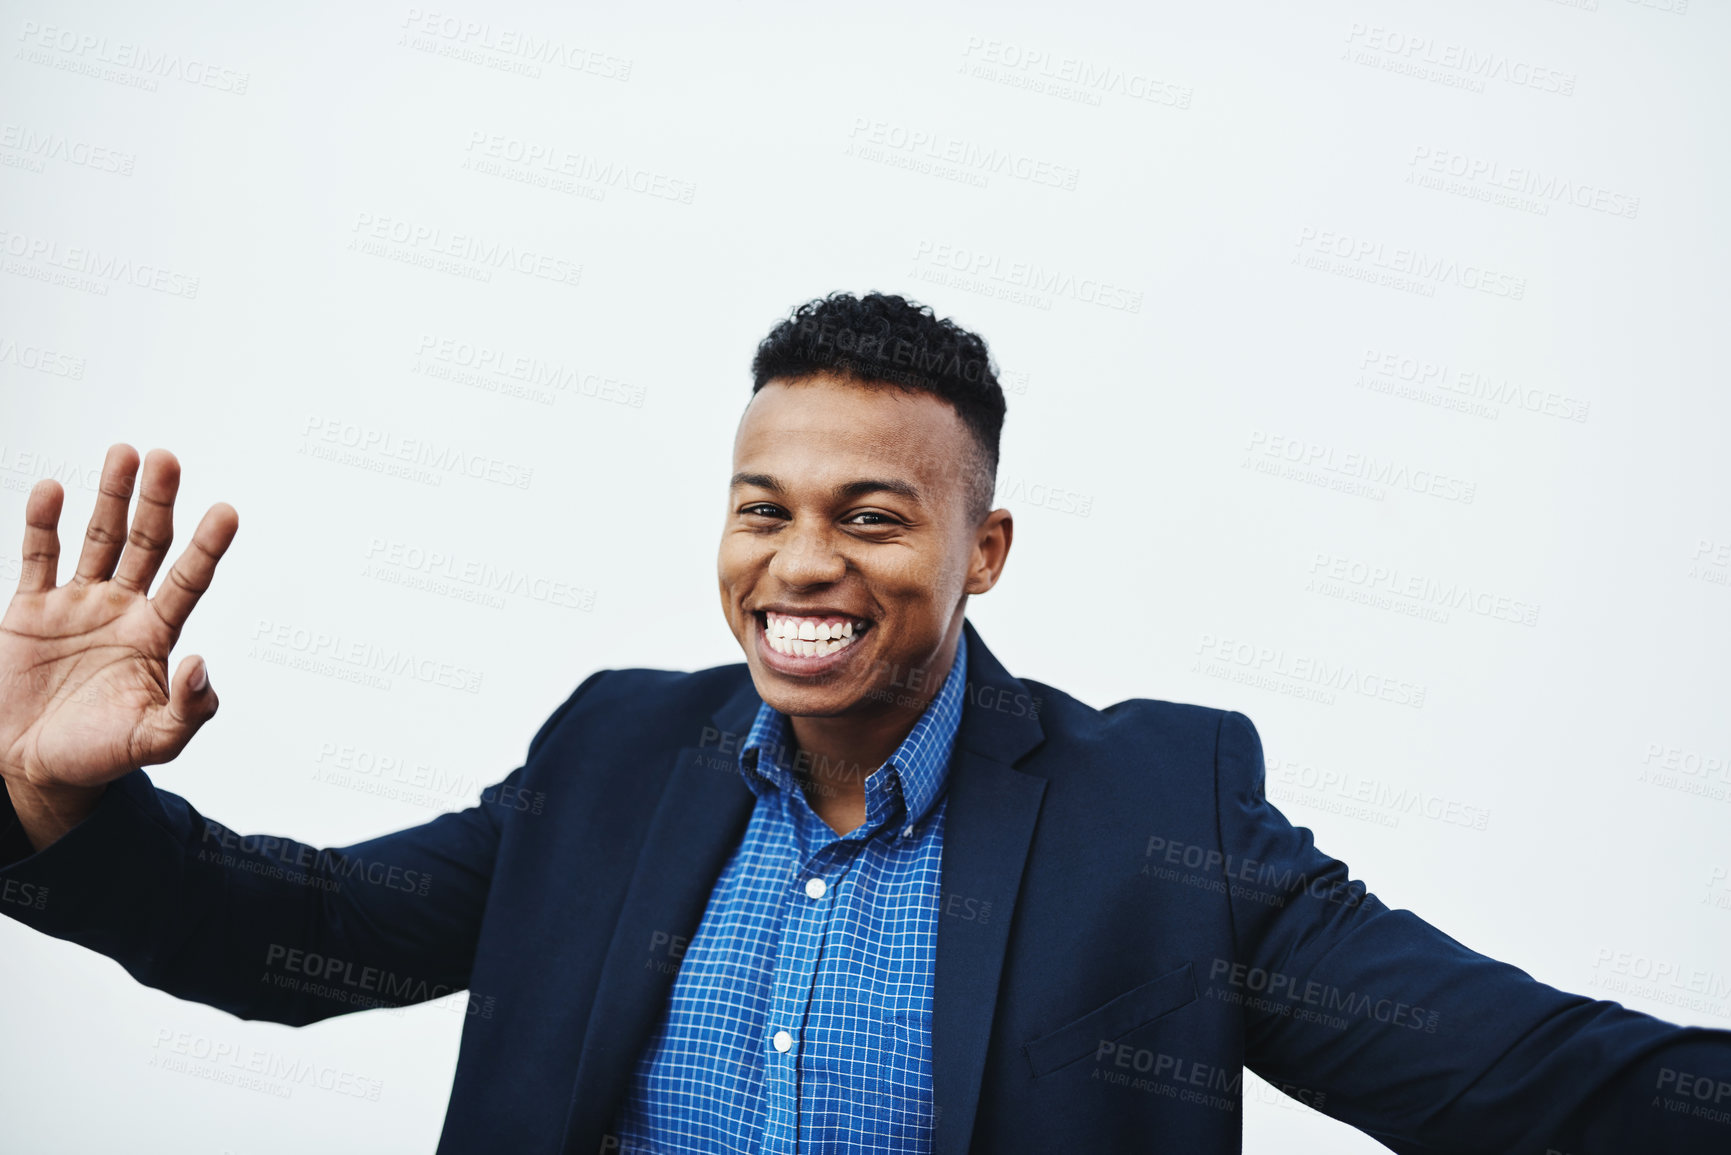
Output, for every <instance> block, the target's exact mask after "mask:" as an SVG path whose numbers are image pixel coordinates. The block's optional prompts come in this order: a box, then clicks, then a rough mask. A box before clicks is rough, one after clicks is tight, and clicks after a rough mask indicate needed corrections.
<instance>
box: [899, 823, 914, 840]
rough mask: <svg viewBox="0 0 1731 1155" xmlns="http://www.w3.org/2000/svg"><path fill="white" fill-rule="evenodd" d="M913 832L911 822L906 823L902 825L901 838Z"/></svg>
mask: <svg viewBox="0 0 1731 1155" xmlns="http://www.w3.org/2000/svg"><path fill="white" fill-rule="evenodd" d="M913 832H914V824H913V823H911V822H910V823H908V824H907V825H906V826H904V827H902V837H903V838H906V837H907V836H908V835H910V834H912V833H913Z"/></svg>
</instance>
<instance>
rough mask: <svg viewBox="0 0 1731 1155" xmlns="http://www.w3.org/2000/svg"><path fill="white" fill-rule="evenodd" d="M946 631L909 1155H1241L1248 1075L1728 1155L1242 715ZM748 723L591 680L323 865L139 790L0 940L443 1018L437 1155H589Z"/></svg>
mask: <svg viewBox="0 0 1731 1155" xmlns="http://www.w3.org/2000/svg"><path fill="white" fill-rule="evenodd" d="M965 628H966V631H967V635H968V641H969V643H970V645H971V646H972V649H971V650H970V671H969V673H970V677H969V683H968V686H967V704H966V706H965V708H964V712H963V718H962V721H961V728H960V731H959V733H958V735H957V744H956V752H955V755H954V758H953V760H952V762H951V764H950V770H949V779H948V784H947V787H946V788H947V789H948V790H949V791H950V793H951V798H950V802H949V811H948V818H947V828H946V830H945V834H944V850H943V867H942V871H943V881H942V889H943V902H942V906H941V910H940V915H939V930H938V942H937V962H936V975H935V979H934V1009H933V1022H932V1052H933V1085H934V1091H933V1095H934V1115H935V1122H934V1128H933V1148H934V1151H935V1152H936V1153H937V1155H962V1153H963V1152H966V1151H976V1152H991V1153H999V1152H1030V1153H1031V1152H1041V1153H1044V1152H1071V1151H1076V1152H1119V1151H1151V1150H1162V1151H1172V1152H1184V1153H1197V1152H1204V1153H1208V1152H1235V1151H1238V1150H1239V1143H1240V1134H1241V1126H1240V1115H1241V1097H1242V1096H1241V1091H1242V1084H1241V1078H1242V1072H1243V1069H1244V1067H1246V1066H1248V1067H1249V1068H1250V1069H1252V1070H1254V1071H1256V1072H1257V1073H1258V1074H1260V1075H1262V1076H1264V1077H1265V1078H1267V1079H1269V1080H1271V1081H1273V1082H1274V1083H1275V1084H1276V1085H1278V1086H1280V1087H1281V1088H1282V1089H1283V1090H1285V1091H1286V1092H1287V1093H1288V1094H1290V1095H1292V1096H1294V1097H1295V1098H1297V1099H1299V1100H1300V1101H1302V1102H1305V1103H1308V1104H1310V1105H1312V1106H1315V1107H1318V1108H1319V1109H1321V1110H1323V1111H1325V1112H1326V1113H1328V1114H1330V1115H1333V1116H1335V1117H1337V1118H1339V1119H1343V1120H1345V1121H1346V1122H1348V1123H1350V1124H1352V1125H1354V1126H1356V1127H1359V1128H1360V1129H1362V1130H1364V1131H1367V1132H1369V1133H1370V1134H1372V1135H1374V1136H1376V1137H1377V1138H1378V1139H1380V1140H1381V1141H1382V1142H1383V1143H1384V1144H1385V1145H1387V1146H1388V1147H1390V1148H1391V1149H1393V1150H1395V1151H1397V1152H1402V1153H1408V1155H1419V1153H1421V1152H1424V1153H1430V1152H1442V1151H1459V1152H1473V1153H1475V1155H1478V1153H1483V1152H1500V1151H1510V1152H1530V1153H1531V1155H1545V1153H1546V1152H1547V1151H1551V1152H1568V1153H1569V1155H1585V1153H1587V1152H1602V1153H1607V1155H1608V1153H1611V1152H1616V1153H1618V1155H1622V1153H1623V1152H1633V1151H1642V1152H1646V1151H1661V1150H1662V1151H1675V1152H1703V1153H1704V1152H1707V1151H1710V1150H1711V1151H1714V1152H1719V1153H1720V1155H1723V1152H1725V1151H1727V1150H1731V1124H1728V1123H1725V1122H1720V1121H1718V1120H1715V1119H1714V1118H1712V1117H1711V1115H1710V1114H1709V1113H1707V1112H1705V1111H1703V1109H1702V1108H1703V1105H1705V1106H1706V1107H1707V1108H1709V1109H1711V1108H1713V1107H1717V1108H1720V1109H1722V1110H1731V1098H1722V1099H1720V1100H1718V1102H1717V1103H1715V1102H1713V1100H1712V1098H1711V1096H1709V1097H1708V1098H1703V1097H1702V1095H1701V1093H1700V1092H1701V1089H1702V1088H1703V1087H1706V1088H1708V1089H1709V1090H1710V1091H1716V1088H1717V1087H1718V1086H1719V1084H1718V1083H1716V1082H1715V1080H1720V1081H1723V1083H1724V1085H1725V1086H1726V1087H1728V1088H1731V1061H1728V1059H1727V1056H1731V1032H1725V1031H1712V1030H1704V1029H1692V1028H1682V1027H1677V1026H1674V1025H1672V1024H1669V1023H1665V1022H1662V1021H1660V1020H1658V1019H1655V1018H1652V1017H1649V1016H1647V1015H1643V1014H1638V1013H1636V1012H1633V1011H1629V1010H1626V1009H1624V1008H1622V1007H1620V1006H1618V1005H1617V1004H1614V1003H1609V1002H1603V1001H1595V1000H1592V999H1587V998H1584V997H1580V996H1577V995H1571V994H1566V993H1564V992H1561V991H1558V990H1556V989H1554V988H1552V987H1549V986H1546V985H1544V984H1541V983H1539V982H1537V981H1535V980H1534V979H1532V978H1531V977H1530V976H1528V975H1526V974H1525V973H1523V972H1522V971H1520V970H1518V969H1516V968H1515V967H1512V966H1508V965H1505V964H1503V963H1500V962H1496V961H1494V960H1492V959H1490V958H1486V957H1484V956H1482V955H1479V954H1476V953H1474V952H1473V951H1471V950H1469V949H1467V948H1466V947H1464V946H1462V945H1461V944H1460V943H1458V942H1456V941H1455V940H1454V939H1452V938H1450V937H1449V936H1448V935H1446V934H1444V933H1442V932H1441V931H1439V930H1437V929H1436V928H1434V927H1432V926H1430V925H1428V924H1427V923H1425V922H1423V921H1422V920H1420V919H1419V918H1417V917H1416V916H1414V915H1413V914H1412V913H1410V912H1408V911H1404V910H1393V909H1390V908H1388V907H1386V906H1384V905H1383V904H1381V903H1380V902H1378V901H1377V900H1376V899H1375V898H1374V896H1372V895H1371V894H1370V893H1369V892H1367V891H1366V890H1365V888H1364V887H1363V885H1362V884H1360V883H1358V882H1356V881H1354V880H1351V879H1350V878H1349V876H1348V873H1347V868H1346V867H1345V865H1343V864H1342V863H1340V862H1339V861H1337V860H1335V859H1333V858H1331V857H1329V856H1328V855H1326V854H1324V853H1322V852H1321V851H1319V850H1318V849H1317V848H1316V847H1315V846H1314V844H1313V843H1312V839H1311V834H1310V831H1308V830H1306V829H1304V828H1302V827H1294V826H1293V825H1291V824H1290V823H1289V822H1287V820H1286V819H1285V818H1284V817H1282V816H1281V814H1280V813H1279V812H1278V811H1277V810H1275V809H1274V808H1273V807H1272V806H1270V805H1269V804H1268V802H1267V800H1266V799H1265V797H1264V793H1263V760H1262V751H1261V746H1260V743H1259V740H1258V738H1257V734H1256V731H1255V729H1254V728H1253V727H1252V725H1251V723H1250V722H1249V720H1248V719H1247V718H1245V717H1244V716H1243V715H1242V714H1238V713H1233V712H1228V711H1222V710H1216V709H1208V708H1204V707H1200V706H1192V705H1181V704H1174V703H1169V702H1161V701H1152V700H1145V699H1136V700H1131V701H1127V702H1121V703H1118V704H1117V705H1114V706H1111V707H1108V708H1107V709H1104V710H1096V709H1093V708H1091V707H1089V706H1086V705H1084V704H1082V703H1080V702H1078V701H1076V700H1074V699H1073V698H1070V697H1068V696H1067V695H1065V694H1064V693H1062V692H1061V691H1058V690H1055V689H1053V688H1051V687H1049V686H1046V685H1042V684H1041V683H1039V682H1034V681H1026V680H1018V679H1016V678H1012V677H1011V676H1010V675H1009V674H1008V673H1006V672H1005V670H1004V669H1003V667H1002V666H1001V665H1000V664H999V663H998V661H997V660H996V659H995V658H994V657H993V656H992V654H991V652H990V651H989V650H987V649H986V647H985V645H984V643H982V642H981V641H980V639H979V636H978V634H977V633H976V632H975V631H974V629H973V626H972V625H971V624H968V625H967V626H966V627H965ZM759 701H760V699H759V698H758V696H757V693H756V691H755V690H754V688H753V685H752V681H751V678H750V676H749V674H748V672H747V668H746V667H745V665H744V664H742V663H741V664H735V665H729V666H721V667H717V668H714V669H709V670H703V671H700V672H697V673H674V672H665V671H655V670H618V671H602V672H599V673H597V674H595V675H593V676H591V677H589V678H588V679H587V680H585V681H584V682H583V683H582V684H581V685H580V686H579V687H578V688H577V689H576V691H575V692H574V693H572V694H571V696H570V697H569V699H567V700H566V701H565V703H564V704H563V705H561V706H560V707H559V709H558V710H557V711H556V712H555V713H554V714H553V715H552V716H551V717H550V718H548V719H547V721H546V723H545V724H544V725H543V726H542V727H541V728H540V731H539V732H538V733H537V734H536V735H535V737H534V739H533V741H532V742H531V743H530V745H529V751H528V755H527V758H526V759H525V761H524V764H523V765H522V766H521V767H520V768H518V769H517V770H516V771H515V772H513V773H512V774H511V775H510V776H509V777H508V778H507V779H506V780H505V781H504V782H503V783H501V784H500V785H499V786H497V787H495V788H492V789H490V790H489V791H487V792H486V794H485V795H484V797H483V800H482V802H481V803H480V804H478V805H477V806H475V807H473V808H471V809H469V810H466V811H463V812H460V813H453V814H446V815H441V816H439V817H438V818H435V819H434V820H432V821H430V822H428V823H426V824H424V825H422V826H418V827H414V828H412V829H409V830H404V831H400V832H398V833H395V834H389V835H386V836H384V837H382V838H377V839H373V840H371V841H368V842H364V843H360V844H358V845H355V846H351V847H345V848H342V849H341V850H339V851H320V850H317V849H315V848H313V847H310V846H306V845H304V844H301V843H298V842H294V841H292V840H288V839H279V838H269V837H249V838H241V837H240V836H238V835H236V834H234V833H233V832H232V831H229V830H227V829H226V828H224V827H222V826H220V825H218V824H216V823H213V822H209V821H208V820H206V819H205V818H203V817H202V816H201V815H199V814H198V813H197V812H196V811H195V810H194V809H193V808H192V807H191V806H190V805H189V804H188V803H187V802H186V801H185V800H183V799H181V798H179V797H177V796H176V795H174V794H171V793H168V792H166V791H162V790H159V789H157V788H156V787H154V786H153V785H152V784H151V783H150V781H149V779H148V778H147V777H146V775H145V774H144V773H143V772H134V773H132V774H130V775H128V776H126V777H125V778H123V779H120V780H119V781H118V782H116V783H115V784H113V785H112V786H111V787H110V788H109V790H108V792H107V793H106V795H105V796H104V797H103V799H102V801H101V803H100V804H99V806H98V807H97V809H96V811H95V812H94V813H93V814H92V815H91V816H90V817H89V818H88V819H86V820H85V821H84V822H83V823H81V824H80V825H79V826H78V827H76V828H75V829H74V830H72V831H71V832H70V833H69V834H67V835H66V836H65V837H64V838H62V839H61V840H60V841H58V842H56V843H55V844H53V845H51V846H49V847H48V848H46V849H45V850H43V851H42V852H40V853H37V854H33V855H31V854H26V855H25V856H24V857H22V858H19V859H17V860H15V861H10V862H8V863H7V864H6V865H5V866H4V867H3V868H0V882H3V883H4V884H5V885H7V886H9V887H11V888H12V892H13V894H14V895H17V894H23V893H40V894H41V895H42V896H43V900H42V901H40V902H39V903H30V904H26V903H24V902H21V901H12V902H7V903H4V904H0V907H3V909H4V910H5V913H7V914H8V915H11V916H12V917H13V918H15V919H16V920H17V921H19V922H23V923H26V924H28V925H30V926H33V927H35V928H36V929H37V930H40V931H42V932H45V933H47V934H51V935H55V936H57V937H60V938H64V939H69V940H71V941H73V942H77V943H80V944H82V945H84V946H86V947H89V948H90V949H93V950H97V951H101V952H102V953H104V954H107V955H109V956H111V957H112V958H114V959H116V960H117V961H119V962H120V963H121V965H123V966H124V967H125V968H126V969H127V970H128V971H129V972H130V973H131V974H132V975H133V976H134V977H136V978H137V979H138V980H139V981H140V982H143V983H146V984H149V985H150V986H153V987H157V988H160V989H162V990H164V991H167V992H169V993H171V994H174V995H177V996H179V997H182V998H187V999H194V1000H198V1001H200V1002H204V1003H208V1004H210V1005H212V1006H216V1007H220V1008H222V1009H224V1010H227V1011H229V1012H231V1013H233V1014H235V1015H238V1016H241V1017H243V1018H249V1019H266V1020H271V1021H275V1022H282V1023H291V1024H304V1023H309V1022H312V1021H315V1020H318V1019H322V1018H325V1017H328V1016H331V1015H334V1014H339V1013H343V1012H345V1011H351V1010H355V1009H357V1008H359V1007H363V1006H366V1005H369V1004H377V1003H384V1004H400V1003H406V1002H414V1001H418V1000H423V999H426V998H430V997H435V996H437V995H441V994H444V993H446V992H448V991H454V990H460V989H463V988H468V989H469V990H470V992H471V995H470V1004H469V1013H468V1015H467V1017H466V1019H465V1023H464V1029H463V1036H462V1045H461V1050H460V1054H459V1058H458V1062H457V1070H456V1076H455V1080H454V1084H453V1086H452V1090H451V1099H450V1104H449V1108H448V1110H447V1114H446V1118H445V1126H444V1132H443V1135H442V1138H441V1141H440V1144H439V1151H440V1152H441V1153H443V1155H457V1153H459V1152H464V1153H466V1152H500V1151H510V1152H554V1151H557V1152H568V1153H581V1155H591V1153H601V1152H605V1151H608V1150H610V1149H612V1148H613V1147H614V1146H616V1141H614V1140H612V1139H611V1138H610V1137H609V1136H608V1134H607V1128H608V1125H609V1123H610V1121H611V1119H612V1117H613V1113H614V1111H615V1109H616V1106H617V1104H618V1102H619V1101H620V1099H621V1096H622V1095H623V1093H624V1091H625V1088H626V1081H627V1078H628V1076H629V1074H630V1072H631V1069H632V1066H633V1064H634V1062H635V1061H636V1059H637V1058H638V1056H639V1054H640V1053H641V1051H642V1048H643V1046H644V1045H645V1043H646V1041H647V1040H648V1038H649V1036H650V1033H651V1030H652V1028H653V1027H654V1025H655V1023H656V1020H657V1017H658V1015H659V1013H660V1012H661V1010H662V1008H663V1006H664V1005H665V1002H666V999H667V995H668V992H669V989H670V987H671V985H672V982H673V976H674V974H675V973H676V972H677V969H678V955H679V950H680V947H681V945H682V944H683V943H684V942H685V941H686V940H688V939H689V938H690V936H691V935H692V934H693V933H694V932H695V931H696V929H697V925H698V922H699V920H700V918H701V916H702V914H703V911H704V907H705V904H706V901H707V899H708V896H709V892H710V888H711V885H712V883H713V881H714V880H715V878H716V877H717V875H718V874H719V872H720V870H721V867H722V866H723V864H724V863H725V862H726V860H727V857H728V855H729V852H730V851H731V850H732V849H733V847H734V846H735V845H736V844H737V842H738V841H739V838H740V835H741V833H742V832H743V830H744V827H745V822H746V819H747V817H748V816H749V814H750V811H751V807H752V802H753V796H752V794H751V792H750V790H749V789H748V788H747V787H746V785H745V784H744V782H743V781H742V780H741V778H740V775H739V773H738V771H737V767H736V760H737V752H738V743H739V742H740V741H742V740H743V737H744V735H745V734H746V732H747V731H748V729H749V727H750V723H751V719H752V716H753V714H754V712H755V711H756V709H757V707H758V704H759ZM3 796H4V795H3V794H0V797H3ZM5 817H7V818H10V815H6V816H5ZM14 838H16V835H15V834H14ZM24 887H34V888H37V890H36V891H30V892H26V891H24V890H21V889H20V888H24ZM1519 900H1520V884H1519V881H1518V880H1513V881H1512V883H1511V886H1510V888H1509V889H1508V890H1507V891H1506V892H1503V893H1500V894H1498V895H1494V896H1492V897H1491V899H1490V901H1503V902H1515V901H1519ZM869 1090H870V1089H869V1088H866V1089H862V1093H865V1092H869ZM1728 1094H1731V1092H1728Z"/></svg>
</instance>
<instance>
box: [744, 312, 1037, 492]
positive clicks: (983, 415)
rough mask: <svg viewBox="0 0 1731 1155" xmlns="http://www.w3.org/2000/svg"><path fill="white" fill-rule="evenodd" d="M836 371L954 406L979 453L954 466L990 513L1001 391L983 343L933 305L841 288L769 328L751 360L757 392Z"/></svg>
mask: <svg viewBox="0 0 1731 1155" xmlns="http://www.w3.org/2000/svg"><path fill="white" fill-rule="evenodd" d="M816 373H832V374H836V375H838V376H841V377H844V378H847V379H850V380H853V381H856V382H858V383H860V384H864V385H895V386H899V387H900V388H902V389H904V390H907V391H909V392H915V391H918V392H923V393H931V394H933V395H935V396H937V397H939V398H941V399H942V400H944V401H946V402H948V403H949V405H950V406H951V408H953V409H954V410H955V411H956V415H957V416H959V417H960V418H961V419H962V423H963V424H964V425H966V426H967V428H968V431H969V432H970V433H972V434H973V440H974V447H975V452H974V453H972V454H970V457H971V458H972V460H971V461H968V462H958V463H957V464H958V465H959V466H961V467H963V468H964V469H966V470H967V472H968V474H969V493H968V511H969V514H970V516H971V517H972V518H973V520H975V521H979V520H980V519H982V518H984V517H985V516H986V514H987V513H988V512H989V511H990V510H991V508H992V495H993V493H994V492H995V491H996V489H997V484H998V440H999V437H1000V435H1001V434H1002V432H1003V428H1004V390H1003V388H1002V387H1001V386H999V384H998V368H997V365H996V364H994V363H993V361H992V355H991V352H990V351H989V350H988V349H987V348H986V342H985V340H984V339H982V338H981V337H980V336H979V335H978V334H976V333H971V332H969V331H968V330H966V329H964V328H962V327H961V326H960V325H958V324H956V323H955V322H954V321H952V320H950V319H949V318H947V317H945V318H939V317H938V316H937V315H936V314H935V313H933V312H932V308H931V306H930V305H922V304H920V303H919V302H918V301H911V300H908V299H907V298H905V297H900V296H897V295H895V294H893V293H878V292H870V293H867V294H865V295H864V296H862V297H856V296H854V295H853V294H852V293H848V292H844V291H841V290H838V291H836V292H833V293H831V294H830V295H829V296H827V297H817V298H814V299H812V300H810V301H807V302H806V303H805V304H803V305H800V306H798V307H797V308H795V309H794V310H793V312H792V313H791V314H790V315H789V316H788V318H787V319H786V320H784V321H782V322H781V323H780V324H778V325H776V327H775V328H773V329H771V330H770V332H769V335H768V336H767V337H765V338H764V339H763V340H762V341H761V342H759V343H758V346H757V354H756V355H755V356H754V357H753V358H752V361H751V377H752V386H751V391H752V393H753V394H754V395H755V394H756V393H757V391H758V390H759V389H762V388H763V387H764V386H765V385H767V384H769V382H771V381H773V380H776V379H778V378H780V379H784V380H789V381H797V380H799V379H800V378H803V377H809V376H811V375H813V374H816Z"/></svg>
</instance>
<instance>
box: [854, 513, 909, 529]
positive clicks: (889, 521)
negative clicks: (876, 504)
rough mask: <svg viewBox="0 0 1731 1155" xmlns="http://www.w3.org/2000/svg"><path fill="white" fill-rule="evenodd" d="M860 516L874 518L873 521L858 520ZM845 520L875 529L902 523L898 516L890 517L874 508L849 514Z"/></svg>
mask: <svg viewBox="0 0 1731 1155" xmlns="http://www.w3.org/2000/svg"><path fill="white" fill-rule="evenodd" d="M862 517H869V518H875V519H876V520H874V521H860V520H858V519H859V518H862ZM847 520H848V521H849V522H850V523H852V524H854V525H858V526H862V527H864V528H866V529H876V528H879V527H882V526H893V525H900V524H902V523H901V520H900V519H899V518H895V517H892V516H890V515H889V514H887V513H884V512H882V511H881V510H876V509H862V510H860V511H859V512H858V513H854V514H849V515H848V518H847Z"/></svg>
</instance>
